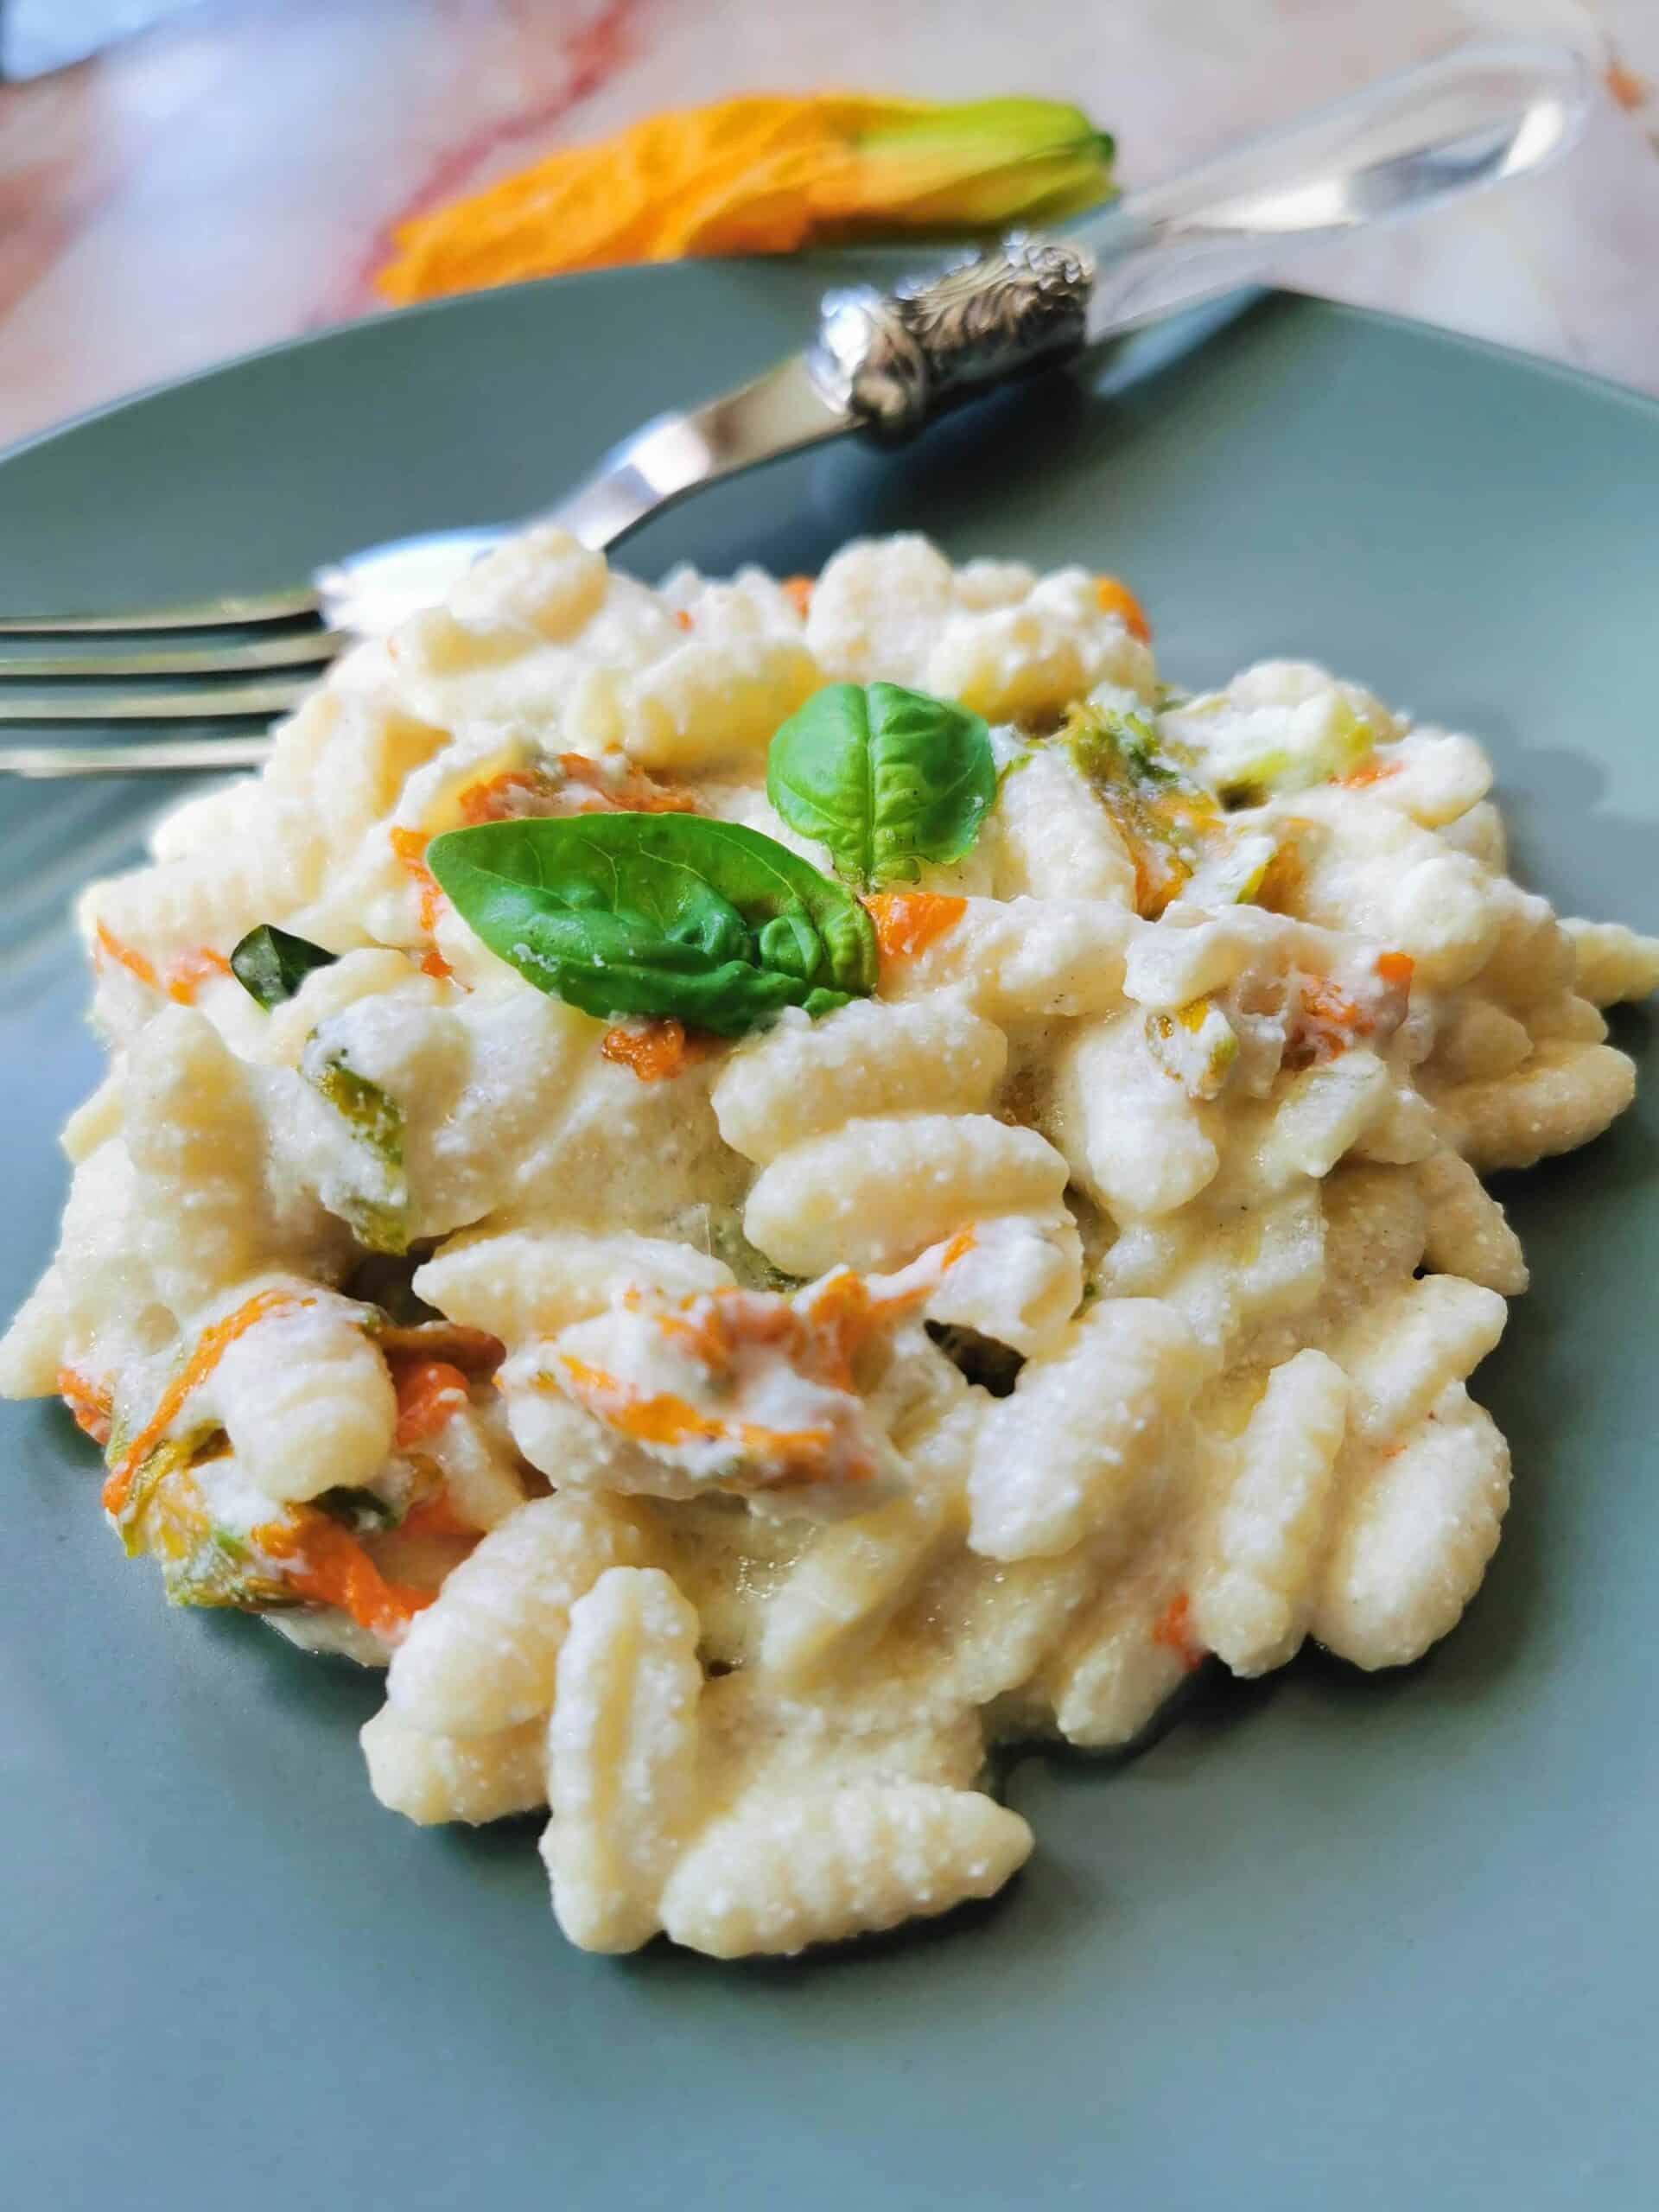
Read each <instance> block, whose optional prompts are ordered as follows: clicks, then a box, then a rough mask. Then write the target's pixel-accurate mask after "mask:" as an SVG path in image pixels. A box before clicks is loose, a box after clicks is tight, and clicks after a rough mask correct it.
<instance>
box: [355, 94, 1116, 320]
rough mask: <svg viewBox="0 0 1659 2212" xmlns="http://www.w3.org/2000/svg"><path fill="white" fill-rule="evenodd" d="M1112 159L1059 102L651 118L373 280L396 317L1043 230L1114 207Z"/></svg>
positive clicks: (876, 105) (547, 172)
mask: <svg viewBox="0 0 1659 2212" xmlns="http://www.w3.org/2000/svg"><path fill="white" fill-rule="evenodd" d="M1112 154H1113V147H1112V141H1111V140H1110V138H1109V137H1107V136H1106V135H1105V133H1104V132H1103V131H1098V130H1096V129H1095V128H1094V126H1093V125H1092V124H1090V121H1089V119H1088V118H1087V117H1086V116H1085V115H1084V114H1083V113H1082V112H1081V111H1080V110H1078V109H1077V108H1074V107H1068V106H1066V105H1064V104H1063V103H1062V102H1060V101H1058V100H1035V99H990V100H969V101H963V102H958V103H956V104H953V105H942V104H940V103H938V102H936V101H931V100H895V99H874V98H870V97H868V96H865V95H861V94H858V93H839V92H837V93H813V94H808V95H792V94H791V95H765V94H750V95H746V96H745V97H743V98H741V99H730V100H720V101H717V102H715V104H714V105H712V106H709V107H699V108H680V109H672V110H670V111H667V112H666V113H664V114H661V115H652V116H647V117H646V118H645V119H644V120H643V121H642V122H639V123H636V124H632V125H631V126H630V127H629V128H628V129H627V130H623V131H620V132H619V133H618V134H617V135H616V136H615V137H612V138H607V139H603V140H601V142H600V143H598V144H597V145H594V146H574V147H567V148H563V149H561V150H560V151H558V152H557V153H555V154H550V155H549V156H547V157H546V158H545V159H544V160H543V161H540V162H536V163H534V164H533V165H532V166H531V167H530V168H524V169H520V170H518V171H517V172H515V174H513V175H511V176H506V177H503V178H501V179H500V180H499V181H497V182H496V183H494V184H493V185H490V186H488V187H486V189H485V190H483V191H482V192H477V193H474V194H470V195H469V196H468V197H467V198H466V199H464V200H454V201H453V202H451V203H450V205H449V206H448V207H440V208H437V209H435V210H434V211H433V212H432V213H429V214H424V215H418V216H416V217H415V218H414V219H412V220H410V221H409V222H407V223H405V224H404V225H403V226H401V228H400V229H399V230H398V232H397V251H396V253H395V254H394V255H393V257H392V258H391V261H390V262H389V263H388V264H387V265H386V266H385V268H384V269H383V270H381V271H380V273H379V276H378V279H377V282H378V286H379V289H380V290H381V292H382V293H383V294H384V295H385V297H386V298H387V299H389V300H392V301H396V302H399V303H403V302H409V301H411V300H424V299H433V298H436V297H438V296H441V295H442V294H444V293H448V292H465V291H471V290H474V289H477V288H479V287H480V286H483V285H489V284H510V283H517V282H518V281H519V280H520V279H522V278H524V277H550V276H554V275H556V274H558V273H560V272H561V271H563V270H571V269H600V268H604V267H607V266H608V265H611V264H615V263H618V262H625V261H672V260H677V259H678V258H680V257H683V256H685V255H692V254H716V253H789V252H791V251H794V250H795V249H796V248H798V247H800V246H804V245H817V244H821V243H823V242H826V241H829V242H845V241H848V240H852V239H861V238H893V237H900V238H902V237H907V236H909V237H913V236H916V235H918V234H921V235H925V234H926V233H928V232H965V231H981V230H994V229H995V228H997V227H998V226H1001V225H1003V224H1006V223H1008V222H1011V221H1014V220H1016V219H1019V220H1037V221H1048V220H1052V219H1054V218H1056V217H1058V216H1060V215H1064V214H1067V213H1071V211H1072V210H1074V209H1076V208H1079V207H1090V206H1092V205H1093V204H1094V202H1096V200H1103V199H1105V198H1107V197H1108V196H1109V194H1110V192H1111V190H1112Z"/></svg>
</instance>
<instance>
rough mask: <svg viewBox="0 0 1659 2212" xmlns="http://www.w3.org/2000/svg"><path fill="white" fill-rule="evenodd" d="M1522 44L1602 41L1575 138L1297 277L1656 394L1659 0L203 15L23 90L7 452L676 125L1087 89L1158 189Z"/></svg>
mask: <svg viewBox="0 0 1659 2212" xmlns="http://www.w3.org/2000/svg"><path fill="white" fill-rule="evenodd" d="M1494 32H1500V33H1502V32H1510V33H1516V32H1518V33H1526V34H1536V33H1539V32H1545V33H1553V34H1555V35H1567V36H1570V37H1573V38H1575V39H1577V40H1579V41H1584V42H1586V43H1588V42H1594V51H1595V53H1596V56H1597V60H1598V64H1599V67H1600V69H1601V70H1602V72H1603V76H1604V82H1605V86H1606V90H1605V93H1604V96H1603V98H1602V99H1601V101H1600V103H1599V108H1598V111H1597V113H1596V115H1595V118H1594V119H1593V122H1592V125H1591V127H1590V129H1589V130H1588V131H1587V133H1586V137H1585V139H1584V141H1583V143H1581V144H1580V147H1579V149H1577V151H1576V152H1575V153H1574V154H1573V156H1572V157H1571V158H1570V159H1569V160H1568V161H1567V162H1564V163H1562V164H1561V165H1560V166H1559V167H1558V168H1555V169H1554V170H1552V171H1551V172H1549V173H1548V175H1545V176H1542V177H1540V178H1537V179H1535V180H1532V181H1529V182H1526V183H1524V184H1522V185H1519V186H1516V187H1514V188H1506V189H1504V190H1503V191H1499V192H1497V193H1494V194H1488V195H1486V196H1484V197H1482V198H1480V199H1478V200H1475V201H1473V202H1471V203H1470V204H1469V205H1467V206H1466V207H1460V208H1458V209H1453V210H1451V211H1448V212H1447V213H1445V214H1443V215H1441V216H1439V217H1436V218H1433V219H1430V220H1428V221H1427V222H1425V223H1423V224H1421V225H1419V226H1412V227H1408V228H1406V229H1403V230H1400V231H1396V232H1392V233H1389V234H1387V235H1385V236H1383V237H1381V238H1376V239H1372V240H1367V241H1364V242H1363V243H1359V244H1356V245H1352V246H1351V247H1347V248H1344V249H1343V250H1342V251H1340V252H1338V253H1335V254H1330V255H1326V256H1325V257H1322V258H1320V259H1319V261H1318V262H1317V263H1314V264H1303V266H1302V268H1301V269H1300V270H1298V271H1297V272H1295V281H1296V282H1298V283H1301V284H1302V285H1304V286H1305V287H1306V288H1307V289H1316V290H1321V291H1325V292H1328V293H1330V294H1332V295H1334V296H1339V297H1342V298H1346V299H1352V300H1358V301H1362V302H1367V303H1370V304H1375V305H1378V306H1383V307H1387V308H1395V309H1398V310H1401V311H1402V312H1405V313H1407V314H1410V315H1421V316H1423V317H1426V318H1427V319H1428V320H1430V321H1436V322H1440V323H1445V324H1447V325H1451V326H1453V327H1457V328H1459V329H1463V330H1468V331H1473V332H1476V333H1478V334H1482V335H1484V336H1487V337H1491V338H1496V339H1499V340H1503V341H1505V342H1506V343H1508V344H1510V345H1513V346H1521V347H1523V348H1526V349H1528V350H1530V351H1532V352H1535V353H1542V354H1547V355H1550V356H1553V357H1554V358H1556V359H1561V360H1565V361H1570V362H1573V363H1575V364H1577V365H1580V366H1582V367H1585V368H1589V369H1592V370H1595V371H1598V372H1600V373H1602V374H1604V375H1606V376H1610V377H1613V378H1620V379H1622V380H1624V381H1625V382H1627V383H1630V384H1633V385H1640V386H1642V387H1643V388H1644V389H1646V390H1649V391H1659V283H1655V281H1654V272H1655V270H1656V269H1659V96H1656V92H1655V86H1656V83H1659V0H1020V4H1019V5H1018V6H1017V7H1013V6H1007V7H1004V6H982V7H980V8H977V9H969V8H967V7H965V6H963V5H962V4H961V3H960V0H837V4H836V6H835V7H833V8H823V7H818V8H811V9H809V8H807V7H805V6H804V5H801V4H798V0H203V4H202V5H200V6H199V7H196V8H194V9H192V10H188V12H186V13H185V14H183V15H181V16H176V17H175V18H173V19H172V20H171V21H169V22H166V23H163V24H162V25H161V26H159V27H158V28H157V29H155V30H153V31H151V32H149V33H148V34H146V35H143V36H140V37H138V38H137V39H134V40H131V41H128V42H127V43H125V44H124V45H120V46H118V47H115V48H111V49H109V50H108V51H106V52H105V54H102V55H100V56H99V57H98V58H97V59H95V60H92V61H89V62H86V63H85V64H82V65H79V66H77V67H73V68H68V69H65V70H61V71H59V72H57V73H54V74H53V75H50V76H46V77H42V78H39V79H35V80H34V81H32V82H28V83H23V84H18V85H14V86H0V445H3V444H4V443H6V442H9V441H10V440H12V439H15V438H19V437H22V436H25V435H28V434H29V433H30V432H32V431H35V430H38V429H41V428H43V427H44V426H46V425H48V424H49V423H54V422H55V421H58V420H60V419H61V418H63V417H64V416H68V415H72V414H73V413H76V412H78V411H79V410H82V409H85V408H87V407H91V406H93V405H96V404H99V403H100V402H102V401H105V400H107V399H109V398H111V397H114V396H116V395H117V394H118V393H120V392H122V391H130V390H133V389H135V388H137V387H139V386H142V385H148V384H152V383H155V382H156V381H158V380H160V379H162V378H169V377H173V376H175V375H178V374H180V373H181V372H186V371H188V370H191V369H194V368H197V367H200V366H201V365H204V364H206V363H207V362H211V361H213V360H216V359H222V358H224V357H225V356H226V355H229V354H232V353H240V352H244V351H245V350H247V349H249V348H251V347H253V346H263V345H267V344H269V343H270V342H271V341H273V340H277V339H281V338H284V337H288V336H289V335H291V334H294V333H296V332H301V331H306V330H312V329H316V328H319V327H323V326H325V325H327V324H328V323H331V322H334V321H340V320H341V319H343V318H346V317H349V316H353V315H359V314H363V313H365V312H369V311H372V309H373V307H374V304H375V302H374V298H373V295H372V290H371V288H370V282H369V280H370V276H371V273H372V270H373V269H374V267H375V265H376V264H377V262H378V259H379V258H380V257H381V255H382V253H383V251H384V249H385V241H386V239H387V238H388V236H389V234H390V232H391V228H392V226H394V225H395V224H397V222H398V221H399V220H400V219H402V218H403V217H404V216H405V215H406V214H408V213H411V212H412V211H415V210H418V209H421V208H423V207H429V206H432V205H434V204H435V203H436V202H437V201H439V200H443V199H445V198H447V197H448V196H450V195H451V194H454V193H456V192H457V191H460V190H462V189H465V188H468V187H470V186H474V185H476V184H478V183H480V182H482V181H486V180H487V179H488V178H490V177H492V176H493V175H498V174H499V173H500V172H501V171H502V170H503V169H505V168H510V167H512V166H514V165H516V164H518V163H519V162H524V161H526V160H528V159H531V158H532V157H534V156H536V155H537V154H538V153H540V152H542V151H543V150H544V149H548V148H550V147H552V146H555V145H557V144H560V143H568V142H569V141H571V140H573V139H575V138H578V137H588V136H594V135H598V134H600V133H602V132H606V131H608V130H613V129H615V128H616V127H618V126H619V125H620V124H624V123H626V122H628V121H630V120H632V118H634V117H636V116H639V115H641V114H644V113H646V112H648V111H650V110H652V109H653V108H657V107H661V106H664V105H675V104H679V103H683V102H689V101H693V100H699V99H712V98H716V97H719V96H721V95H722V94H725V93H729V92H738V91H751V90H759V89H790V88H797V87H798V88H801V89H806V88H822V87H824V86H831V85H836V84H843V85H853V86H857V87H859V88H861V89H865V88H868V89H890V90H893V91H899V92H913V93H922V94H928V95H933V96H938V97H942V98H952V97H955V98H965V97H971V96H975V95H982V94H985V93H988V92H994V91H995V92H1007V91H1018V92H1032V93H1046V94H1051V95H1058V96H1061V97H1064V98H1066V99H1072V100H1076V101H1077V102H1078V103H1079V104H1081V105H1084V107H1086V108H1087V109H1088V110H1089V111H1090V113H1091V114H1092V115H1093V116H1094V117H1095V118H1096V120H1097V121H1098V122H1100V123H1102V124H1105V125H1106V126H1107V127H1109V129H1110V130H1113V131H1115V132H1116V135H1117V137H1118V141H1119V144H1120V148H1121V168H1122V176H1123V178H1124V181H1126V182H1127V183H1129V184H1134V183H1135V182H1136V181H1152V180H1153V179H1154V178H1156V177H1158V176H1160V175H1165V174H1167V173H1168V172H1169V171H1171V170H1173V169H1174V168H1178V167H1180V166H1182V165H1184V164H1185V163H1187V162H1192V161H1193V160H1195V159H1197V158H1198V157H1200V156H1203V155H1204V154H1205V153H1206V152H1208V151H1211V150H1213V149H1215V148H1217V147H1218V146H1219V145H1221V144H1222V143H1224V142H1225V141H1226V140H1227V139H1228V138H1229V137H1233V136H1236V135H1239V134H1242V133H1244V132H1247V131H1251V130H1259V129H1262V128H1265V127H1267V126H1268V125H1269V124H1274V123H1275V122H1278V121H1281V120H1284V119H1286V118H1289V117H1290V116H1291V115H1293V114H1294V112H1295V111H1297V110H1298V109H1299V108H1301V107H1304V106H1306V105H1311V104H1313V103H1314V102H1318V101H1322V100H1325V99H1331V98H1332V97H1334V96H1335V95H1337V94H1338V93H1340V92H1345V91H1348V90H1351V89H1352V88H1354V87H1355V86H1358V85H1360V84H1362V83H1363V82H1364V81H1365V80H1366V79H1368V78H1370V77H1372V76H1375V75H1378V74H1381V73H1383V72H1385V71H1388V70H1391V69H1395V68H1398V67H1402V66H1404V65H1405V64H1407V63H1408V62H1411V61H1413V60H1419V59H1421V58H1423V57H1425V56H1427V55H1428V54H1433V53H1434V52H1437V51H1439V50H1440V49H1441V48H1445V47H1446V46H1448V45H1450V44H1452V43H1454V42H1456V41H1459V40H1460V39H1465V38H1468V37H1470V36H1476V35H1492V34H1493V33H1494Z"/></svg>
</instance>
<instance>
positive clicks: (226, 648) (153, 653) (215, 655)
mask: <svg viewBox="0 0 1659 2212" xmlns="http://www.w3.org/2000/svg"><path fill="white" fill-rule="evenodd" d="M350 643H351V640H350V639H349V638H347V637H346V634H345V633H344V632H343V631H340V630H301V631H299V632H296V634H295V635H294V636H292V637H287V638H245V639H241V640H240V641H239V642H238V643H237V644H234V645H155V646H141V647H139V648H137V650H134V649H133V648H131V647H123V648H118V649H117V650H116V651H115V652H72V653H51V654H31V653H7V652H0V683H3V682H6V681H7V680H9V679H11V678H15V677H31V676H235V675H238V674H239V673H240V672H241V671H243V670H244V669H249V668H314V667H315V666H316V665H317V664H319V663H320V662H322V661H327V660H332V659H333V658H334V655H335V654H336V653H338V652H343V651H344V650H345V648H346V645H349V644H350Z"/></svg>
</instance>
